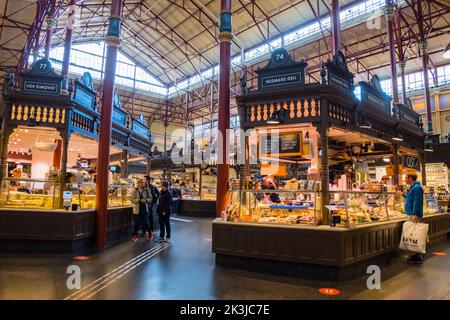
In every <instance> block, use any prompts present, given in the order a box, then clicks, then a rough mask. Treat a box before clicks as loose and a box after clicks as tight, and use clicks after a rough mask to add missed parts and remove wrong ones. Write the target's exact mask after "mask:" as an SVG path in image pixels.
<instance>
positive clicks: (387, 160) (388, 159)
mask: <svg viewBox="0 0 450 320" xmlns="http://www.w3.org/2000/svg"><path fill="white" fill-rule="evenodd" d="M383 161H384V162H391V159H390V158H383Z"/></svg>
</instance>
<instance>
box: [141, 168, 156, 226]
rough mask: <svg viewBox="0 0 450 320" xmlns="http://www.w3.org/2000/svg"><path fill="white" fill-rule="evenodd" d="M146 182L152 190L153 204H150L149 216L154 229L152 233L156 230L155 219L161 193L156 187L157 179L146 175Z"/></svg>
mask: <svg viewBox="0 0 450 320" xmlns="http://www.w3.org/2000/svg"><path fill="white" fill-rule="evenodd" d="M144 181H145V184H146V185H147V187H148V188H149V189H150V192H151V194H152V199H153V200H152V203H151V204H149V216H151V218H150V217H149V218H150V219H149V220H150V227H151V228H152V231H154V230H155V224H154V221H155V217H156V211H157V209H158V208H157V207H158V198H159V191H158V188H157V187H156V186H155V184H154V183H155V179H154V178H152V177H150V176H148V175H146V176H144Z"/></svg>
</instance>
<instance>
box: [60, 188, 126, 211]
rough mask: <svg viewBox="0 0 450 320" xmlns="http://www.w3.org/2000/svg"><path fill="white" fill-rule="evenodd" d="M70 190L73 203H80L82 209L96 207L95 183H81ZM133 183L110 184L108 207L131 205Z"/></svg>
mask: <svg viewBox="0 0 450 320" xmlns="http://www.w3.org/2000/svg"><path fill="white" fill-rule="evenodd" d="M68 190H70V191H72V193H73V196H72V203H76V204H78V205H79V207H80V209H81V210H84V209H92V208H95V200H96V190H95V183H90V182H89V183H80V184H79V185H73V186H72V187H71V188H68ZM132 191H133V186H132V185H123V184H112V185H109V186H108V207H111V208H114V207H125V206H131V205H132V203H131V194H132Z"/></svg>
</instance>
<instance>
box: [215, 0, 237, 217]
mask: <svg viewBox="0 0 450 320" xmlns="http://www.w3.org/2000/svg"><path fill="white" fill-rule="evenodd" d="M220 9H221V10H220V29H219V31H220V33H219V42H220V66H219V67H220V69H219V72H220V74H219V115H218V130H219V132H218V134H219V138H220V139H221V141H219V144H218V146H219V150H218V155H219V157H218V159H217V160H218V161H217V162H218V163H217V201H216V216H217V217H220V215H221V212H222V211H223V210H225V209H226V206H227V205H228V202H229V199H230V192H229V184H228V183H229V181H228V180H229V167H230V166H229V164H228V154H227V145H228V144H227V129H229V128H230V64H231V58H230V55H231V40H232V39H233V35H232V23H231V18H232V12H231V0H221V7H220ZM220 149H222V150H220Z"/></svg>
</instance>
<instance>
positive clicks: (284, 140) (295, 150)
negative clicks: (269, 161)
mask: <svg viewBox="0 0 450 320" xmlns="http://www.w3.org/2000/svg"><path fill="white" fill-rule="evenodd" d="M259 147H260V155H261V156H301V155H302V132H301V131H300V132H299V131H296V132H281V133H278V134H272V133H268V134H260V135H259Z"/></svg>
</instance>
